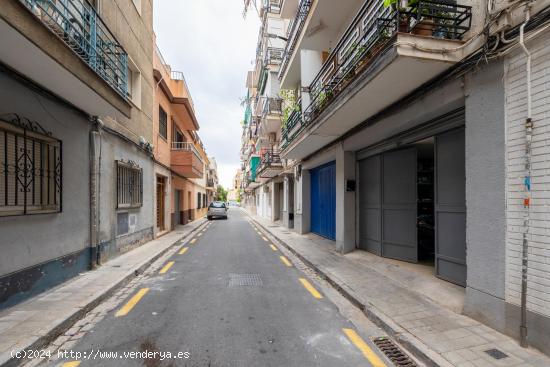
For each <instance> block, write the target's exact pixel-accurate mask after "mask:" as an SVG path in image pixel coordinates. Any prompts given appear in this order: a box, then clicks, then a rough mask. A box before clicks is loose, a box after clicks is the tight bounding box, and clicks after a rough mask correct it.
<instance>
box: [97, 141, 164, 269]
mask: <svg viewBox="0 0 550 367" xmlns="http://www.w3.org/2000/svg"><path fill="white" fill-rule="evenodd" d="M117 160H124V161H125V162H127V161H129V160H131V161H133V162H135V163H136V164H137V165H138V166H139V167H140V168H142V169H143V206H141V207H139V208H135V209H120V210H118V209H117V208H116V206H117V196H116V195H117V191H116V189H117V186H116V180H117V171H116V161H117ZM154 178H155V174H154V165H153V160H152V159H151V158H150V157H149V155H147V154H146V153H145V152H143V151H142V150H140V149H139V148H138V147H137V146H135V145H133V144H129V143H127V142H124V141H123V140H122V139H121V138H119V137H117V136H114V135H111V134H108V133H103V134H102V142H101V190H100V191H101V194H100V195H101V197H100V215H101V217H100V221H101V223H100V243H101V252H102V258H103V259H108V258H111V257H114V256H116V255H117V254H120V253H123V252H126V251H129V250H131V249H132V248H134V247H136V246H139V245H141V244H143V243H144V242H147V241H149V240H151V239H152V237H153V226H154V223H155V218H154V215H153V200H154V198H155V196H154V194H155V190H154V188H153V185H154V183H155V180H154ZM121 212H128V216H129V231H128V233H127V234H124V235H119V234H118V233H117V214H118V213H121Z"/></svg>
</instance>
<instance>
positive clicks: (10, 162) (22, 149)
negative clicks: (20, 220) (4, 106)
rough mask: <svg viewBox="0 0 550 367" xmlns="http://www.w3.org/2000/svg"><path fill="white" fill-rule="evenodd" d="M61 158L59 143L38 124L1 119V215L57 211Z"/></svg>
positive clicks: (60, 185) (58, 209) (60, 179)
mask: <svg viewBox="0 0 550 367" xmlns="http://www.w3.org/2000/svg"><path fill="white" fill-rule="evenodd" d="M14 116H15V115H14ZM61 159H62V154H61V141H60V140H57V139H54V138H52V137H51V134H50V133H47V132H46V131H44V130H43V129H42V127H40V125H38V123H36V122H34V121H30V120H26V119H20V118H19V117H18V116H16V117H15V118H14V119H13V120H12V121H11V122H9V123H8V122H6V121H3V120H0V216H6V215H26V214H41V213H55V212H60V211H61V199H62V197H61V193H62V176H61V173H62V165H61Z"/></svg>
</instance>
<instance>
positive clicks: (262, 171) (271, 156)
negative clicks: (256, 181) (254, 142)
mask: <svg viewBox="0 0 550 367" xmlns="http://www.w3.org/2000/svg"><path fill="white" fill-rule="evenodd" d="M260 159H261V160H260V165H259V167H258V177H259V178H260V179H264V180H265V179H270V178H273V177H275V176H277V175H278V174H279V173H281V172H282V170H283V162H282V161H281V155H280V154H279V150H277V149H267V150H264V151H262V152H261V153H260Z"/></svg>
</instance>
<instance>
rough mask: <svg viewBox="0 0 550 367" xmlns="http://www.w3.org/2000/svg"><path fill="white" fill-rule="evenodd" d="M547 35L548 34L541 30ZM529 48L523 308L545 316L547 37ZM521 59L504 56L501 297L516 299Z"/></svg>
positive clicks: (549, 253)
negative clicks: (504, 225)
mask: <svg viewBox="0 0 550 367" xmlns="http://www.w3.org/2000/svg"><path fill="white" fill-rule="evenodd" d="M546 35H547V33H546ZM528 48H529V49H530V51H531V52H532V79H531V80H532V88H531V93H532V97H533V98H532V113H533V123H534V126H535V128H534V131H533V140H532V156H531V157H532V158H531V162H532V169H531V192H532V199H531V209H530V214H529V216H530V226H529V233H530V239H529V248H530V250H529V267H528V291H527V306H528V309H529V310H531V311H533V312H536V313H539V314H542V315H545V316H550V145H549V144H548V141H549V140H550V102H549V100H550V38H548V37H546V39H543V38H539V39H538V40H536V41H533V42H532V43H530V44H528ZM525 67H526V58H525V56H524V55H523V54H522V53H519V52H518V53H516V54H514V55H512V56H510V57H509V58H508V59H507V60H505V65H504V68H505V98H506V101H505V102H506V104H505V105H506V131H507V136H506V154H507V166H506V170H507V180H506V181H507V182H506V183H507V210H506V215H507V240H506V286H505V287H506V292H505V293H506V295H505V297H506V301H507V302H511V303H513V304H516V305H519V304H520V292H521V251H522V238H523V231H524V230H525V228H524V226H523V216H524V213H525V209H524V206H523V197H524V185H523V182H524V177H525V174H526V171H525V163H526V159H525V156H526V155H525V135H526V134H525V131H526V129H525V125H524V124H525V119H526V103H527V102H526V96H527V93H526V68H525Z"/></svg>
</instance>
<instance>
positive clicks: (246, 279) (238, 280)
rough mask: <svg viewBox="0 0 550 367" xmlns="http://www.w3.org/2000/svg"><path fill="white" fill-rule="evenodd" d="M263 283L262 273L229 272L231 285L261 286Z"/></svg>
mask: <svg viewBox="0 0 550 367" xmlns="http://www.w3.org/2000/svg"><path fill="white" fill-rule="evenodd" d="M263 284H264V283H263V282H262V278H260V274H235V273H230V274H229V287H260V286H262V285H263Z"/></svg>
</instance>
